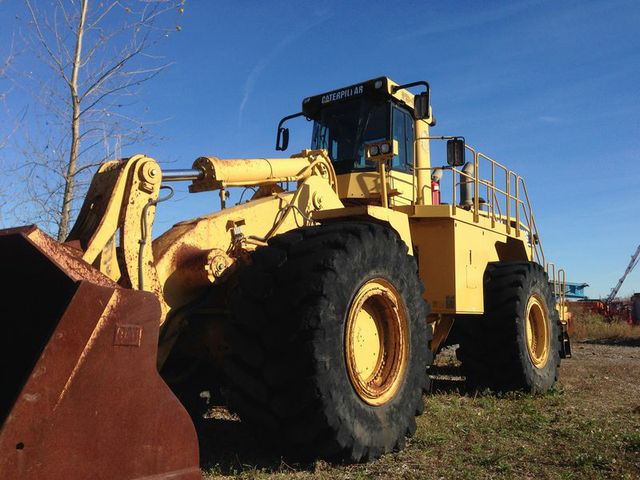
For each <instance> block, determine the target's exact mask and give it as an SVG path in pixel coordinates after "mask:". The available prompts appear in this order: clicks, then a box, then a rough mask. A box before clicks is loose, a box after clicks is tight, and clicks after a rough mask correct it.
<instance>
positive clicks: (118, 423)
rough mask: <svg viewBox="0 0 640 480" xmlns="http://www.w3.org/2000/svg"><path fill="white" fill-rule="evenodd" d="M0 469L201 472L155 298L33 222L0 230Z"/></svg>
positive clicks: (25, 474)
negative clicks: (166, 372) (159, 362)
mask: <svg viewBox="0 0 640 480" xmlns="http://www.w3.org/2000/svg"><path fill="white" fill-rule="evenodd" d="M0 272H1V275H2V282H1V285H2V287H0V328H1V330H2V333H1V335H0V343H1V344H0V382H1V383H0V385H1V388H0V425H1V427H0V478H2V479H43V478H47V479H56V480H57V479H65V480H66V479H85V478H92V479H118V480H122V479H140V480H141V479H147V480H150V479H151V478H153V479H154V480H156V479H172V480H178V479H180V480H195V479H200V469H199V461H198V460H199V459H198V441H197V437H196V433H195V429H194V426H193V424H192V422H191V420H190V418H189V415H188V414H187V412H186V411H185V410H184V408H183V407H182V405H181V404H180V402H179V401H178V400H177V399H176V397H175V396H174V395H173V393H172V392H171V390H170V389H169V387H168V386H167V385H166V384H165V383H164V382H163V380H162V379H161V377H160V375H159V374H158V372H157V369H156V355H157V341H158V318H159V314H160V308H159V305H158V301H157V299H156V298H155V297H154V296H153V294H150V293H146V292H140V291H134V290H127V289H123V288H120V287H119V286H118V285H116V284H115V283H114V282H112V281H111V280H110V279H108V278H107V277H105V276H104V275H102V274H101V273H99V272H98V271H97V270H95V269H94V268H92V267H91V266H89V265H88V264H86V263H85V262H83V261H82V260H81V259H80V258H78V256H77V255H76V253H74V251H73V249H72V248H70V247H68V246H65V245H60V244H58V243H57V242H55V241H54V240H53V239H51V238H50V237H48V236H47V235H45V234H44V233H42V232H41V231H40V230H38V229H37V228H35V227H24V228H16V229H9V230H2V231H0Z"/></svg>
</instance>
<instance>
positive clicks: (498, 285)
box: [458, 262, 562, 393]
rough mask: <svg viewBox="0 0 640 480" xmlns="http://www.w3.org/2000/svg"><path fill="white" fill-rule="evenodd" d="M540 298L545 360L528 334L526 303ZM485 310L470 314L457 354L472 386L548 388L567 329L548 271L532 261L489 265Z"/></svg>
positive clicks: (501, 389) (555, 373)
mask: <svg viewBox="0 0 640 480" xmlns="http://www.w3.org/2000/svg"><path fill="white" fill-rule="evenodd" d="M532 297H535V298H534V299H532ZM535 299H538V303H539V305H540V307H541V308H540V309H539V311H544V312H545V313H544V322H545V324H546V328H547V329H548V330H547V342H545V343H546V344H547V348H548V351H547V354H546V359H545V357H544V356H541V357H538V358H536V355H535V352H534V353H533V354H531V353H530V348H529V347H528V345H527V341H528V340H527V338H528V335H529V337H531V336H532V334H531V333H529V334H528V333H527V311H528V309H527V307H528V305H529V304H530V301H532V302H534V303H535ZM484 308H485V313H484V315H482V316H480V317H475V316H471V315H469V316H467V317H466V318H464V319H463V321H462V323H461V328H459V330H458V332H459V334H460V346H459V348H458V358H459V359H460V361H461V362H462V372H463V374H464V375H465V376H466V382H467V387H468V389H470V390H483V389H487V388H488V389H491V390H493V391H496V392H506V391H513V390H524V391H527V392H532V393H536V392H546V391H547V390H549V389H550V388H551V387H552V386H553V385H554V383H555V382H556V380H557V379H558V369H559V367H560V351H561V346H562V328H561V324H560V318H559V315H558V312H557V310H556V309H555V303H554V298H553V293H552V291H551V287H550V285H549V279H548V277H547V274H546V273H545V272H544V269H543V268H542V267H541V266H540V265H538V264H536V263H532V262H496V263H490V264H489V265H488V266H487V271H486V273H485V277H484ZM532 348H535V347H532ZM532 355H533V356H532ZM536 361H537V362H538V364H537V365H536Z"/></svg>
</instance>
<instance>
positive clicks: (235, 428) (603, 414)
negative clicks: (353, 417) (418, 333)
mask: <svg viewBox="0 0 640 480" xmlns="http://www.w3.org/2000/svg"><path fill="white" fill-rule="evenodd" d="M573 349H574V351H573V354H574V355H573V358H571V359H567V360H565V361H563V363H562V367H561V378H560V382H559V383H558V384H557V386H556V388H554V390H553V391H551V392H549V393H548V394H545V395H537V396H531V395H524V394H512V395H506V396H496V395H493V394H490V393H486V394H482V395H475V396H469V395H465V394H464V393H461V390H462V383H461V381H460V380H459V379H456V377H455V376H454V377H445V378H448V379H446V380H437V381H435V382H434V392H433V393H432V394H431V395H427V396H425V397H424V401H425V413H424V414H423V415H422V416H421V417H420V418H419V419H418V430H417V432H416V434H415V436H414V437H413V438H412V439H411V440H409V441H408V442H407V448H406V449H405V450H403V451H401V452H397V453H392V454H388V455H385V456H384V457H382V458H381V459H379V460H377V461H375V462H372V463H368V464H361V465H347V466H343V465H330V464H327V463H325V462H323V461H317V462H315V463H311V464H292V463H290V462H287V460H286V459H282V458H281V457H280V456H278V454H277V453H275V452H272V451H270V450H269V449H268V448H267V446H265V445H260V444H259V443H257V441H256V440H255V439H254V438H253V436H252V434H251V433H250V432H249V431H247V430H246V429H245V428H243V425H242V423H241V422H240V421H239V420H238V419H236V418H234V417H233V416H231V415H229V414H228V413H227V412H226V411H225V410H224V409H216V410H215V411H214V412H213V415H212V417H213V418H210V419H209V420H207V423H206V424H205V426H204V427H203V433H205V435H206V436H207V437H208V438H209V439H208V440H204V441H203V444H202V448H201V449H202V452H201V455H202V468H203V474H204V476H205V478H207V479H217V478H230V477H231V478H234V477H240V478H265V479H266V478H281V479H310V478H319V479H360V478H402V479H414V478H415V479H418V478H419V479H423V478H424V479H449V478H456V479H457V478H468V479H476V478H531V479H533V478H535V479H539V478H549V479H555V478H562V479H573V478H575V479H583V478H594V479H595V478H629V479H637V478H640V338H615V339H613V338H612V339H606V338H605V339H600V340H592V341H588V340H586V341H582V342H575V343H574V346H573ZM453 358H454V356H453V355H452V352H451V351H449V352H445V354H444V355H441V356H440V358H439V359H438V362H437V363H438V364H439V365H442V366H444V369H445V373H449V374H453V375H455V374H456V371H455V366H454V365H455V361H454V360H453ZM447 369H449V370H451V371H448V370H447ZM451 378H453V380H451Z"/></svg>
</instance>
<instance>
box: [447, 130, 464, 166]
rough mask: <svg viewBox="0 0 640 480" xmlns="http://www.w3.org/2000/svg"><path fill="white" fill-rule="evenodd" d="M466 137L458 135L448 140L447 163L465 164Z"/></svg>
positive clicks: (454, 164)
mask: <svg viewBox="0 0 640 480" xmlns="http://www.w3.org/2000/svg"><path fill="white" fill-rule="evenodd" d="M464 154H465V146H464V138H462V137H457V138H452V139H451V140H447V163H448V164H449V165H450V166H452V167H460V166H462V165H464Z"/></svg>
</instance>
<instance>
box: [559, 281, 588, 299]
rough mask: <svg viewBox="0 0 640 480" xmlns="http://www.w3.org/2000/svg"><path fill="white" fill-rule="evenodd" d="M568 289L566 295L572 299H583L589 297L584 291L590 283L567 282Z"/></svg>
mask: <svg viewBox="0 0 640 480" xmlns="http://www.w3.org/2000/svg"><path fill="white" fill-rule="evenodd" d="M566 285H567V289H566V290H565V296H566V297H567V298H568V299H572V300H583V299H585V298H587V294H586V293H584V289H585V288H586V287H588V286H589V284H588V283H573V282H567V283H566Z"/></svg>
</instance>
